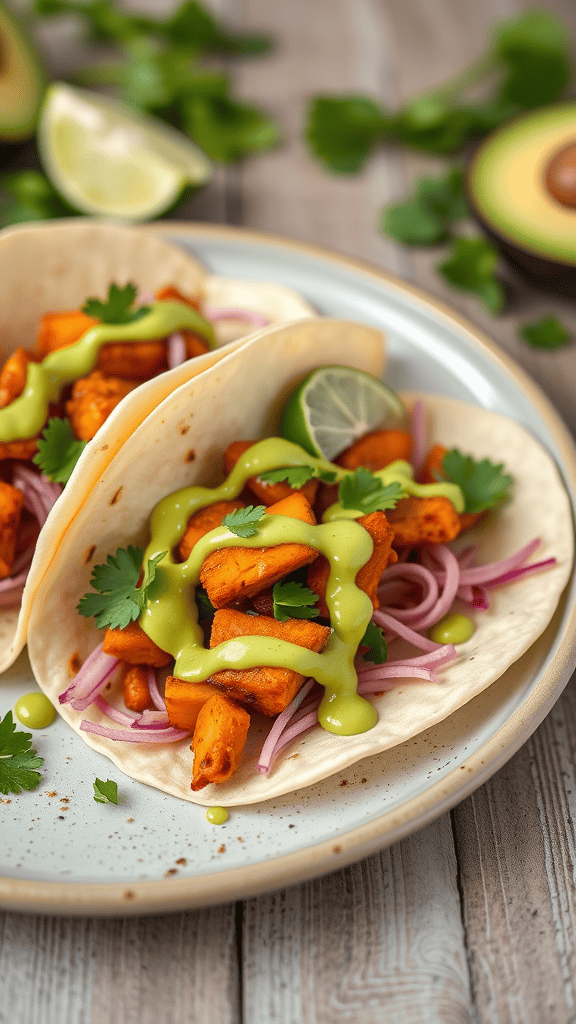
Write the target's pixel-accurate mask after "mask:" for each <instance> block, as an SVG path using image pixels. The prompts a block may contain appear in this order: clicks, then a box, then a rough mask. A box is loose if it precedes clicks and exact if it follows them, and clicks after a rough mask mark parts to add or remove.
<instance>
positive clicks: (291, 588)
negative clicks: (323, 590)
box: [272, 580, 320, 622]
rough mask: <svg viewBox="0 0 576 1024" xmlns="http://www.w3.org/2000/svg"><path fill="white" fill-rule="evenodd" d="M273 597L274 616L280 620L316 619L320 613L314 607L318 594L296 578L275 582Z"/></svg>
mask: <svg viewBox="0 0 576 1024" xmlns="http://www.w3.org/2000/svg"><path fill="white" fill-rule="evenodd" d="M272 598H273V601H274V618H275V619H278V621H279V622H286V620H287V619H315V618H317V616H318V615H319V614H320V612H319V611H318V609H317V608H313V607H312V605H314V604H315V603H316V601H317V600H318V594H315V593H314V591H313V590H309V589H308V587H305V586H304V584H303V583H297V582H296V580H288V581H287V582H286V583H275V584H274V587H273V589H272Z"/></svg>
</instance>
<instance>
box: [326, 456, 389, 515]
mask: <svg viewBox="0 0 576 1024" xmlns="http://www.w3.org/2000/svg"><path fill="white" fill-rule="evenodd" d="M403 496H404V491H403V489H402V485H401V484H399V483H398V482H396V481H395V482H394V483H391V484H386V485H384V484H383V483H382V481H381V480H380V479H379V478H378V477H377V476H374V474H373V473H371V472H370V471H369V470H368V469H364V468H363V467H360V468H359V469H356V470H355V471H354V472H353V473H350V474H349V476H345V477H344V479H343V480H342V483H341V484H340V487H339V488H338V500H339V502H340V504H341V505H342V508H348V509H356V510H357V511H358V512H362V515H365V516H367V515H369V514H370V513H371V512H377V511H378V510H381V511H384V509H386V508H395V506H396V502H397V501H399V500H400V498H402V497H403Z"/></svg>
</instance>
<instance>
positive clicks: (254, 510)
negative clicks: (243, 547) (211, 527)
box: [222, 505, 266, 537]
mask: <svg viewBox="0 0 576 1024" xmlns="http://www.w3.org/2000/svg"><path fill="white" fill-rule="evenodd" d="M265 511H266V506H265V505H256V507H254V505H247V506H246V508H237V509H235V510H234V512H229V513H228V515H227V516H224V519H223V520H222V526H225V527H226V528H227V529H228V530H230V533H235V534H236V536H237V537H255V536H256V534H257V533H258V525H257V524H258V523H259V522H260V520H261V519H262V516H263V515H264V513H265Z"/></svg>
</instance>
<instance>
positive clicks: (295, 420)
mask: <svg viewBox="0 0 576 1024" xmlns="http://www.w3.org/2000/svg"><path fill="white" fill-rule="evenodd" d="M405 418H406V409H405V408H404V406H403V404H402V402H401V401H400V399H399V398H398V395H397V394H395V392H394V391H392V389H391V388H389V387H388V385H387V384H383V383H382V381H381V380H378V379H377V378H376V377H372V376H371V374H369V373H364V372H363V371H362V370H353V369H351V368H350V367H348V366H321V367H320V369H318V370H313V371H312V373H310V374H308V376H307V377H306V378H305V379H304V380H303V381H302V383H301V384H300V386H299V387H298V388H297V389H296V391H295V392H294V394H293V395H291V396H290V398H289V399H288V402H287V404H286V406H285V408H284V412H283V414H282V436H283V437H285V438H286V439H287V440H288V441H294V442H295V444H299V445H300V446H301V447H302V448H304V449H305V450H306V451H308V452H310V454H311V455H316V456H323V457H324V458H325V459H330V460H332V459H334V458H336V456H337V455H339V454H340V452H342V451H344V449H345V448H348V447H349V445H351V444H352V443H353V441H356V440H357V438H359V437H362V436H363V435H364V434H367V433H368V432H369V431H370V430H376V428H377V427H380V428H383V429H386V428H389V427H392V426H397V425H398V424H399V422H400V421H402V420H404V419H405Z"/></svg>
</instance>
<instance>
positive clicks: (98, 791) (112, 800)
mask: <svg viewBox="0 0 576 1024" xmlns="http://www.w3.org/2000/svg"><path fill="white" fill-rule="evenodd" d="M92 785H93V786H94V799H95V801H96V803H97V804H117V803H118V784H117V783H116V782H113V781H112V779H106V782H103V781H102V779H96V781H95V782H93V783H92Z"/></svg>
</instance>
